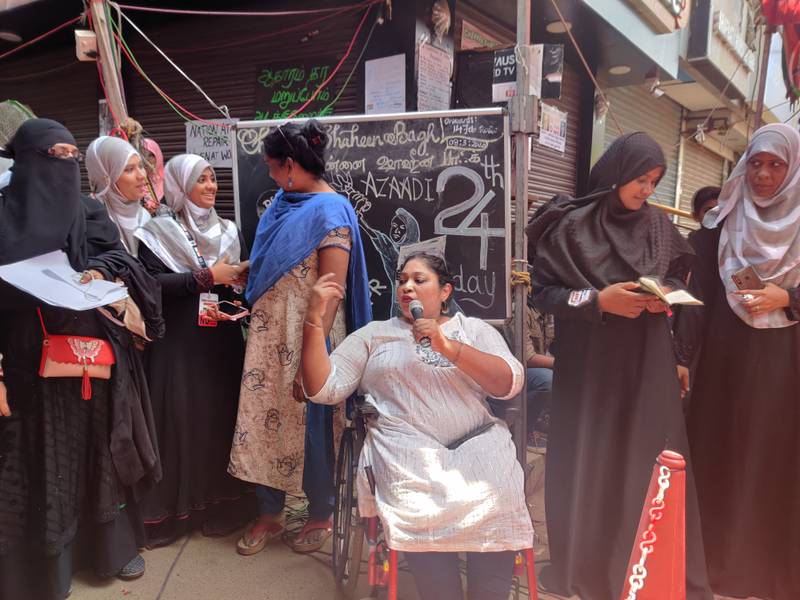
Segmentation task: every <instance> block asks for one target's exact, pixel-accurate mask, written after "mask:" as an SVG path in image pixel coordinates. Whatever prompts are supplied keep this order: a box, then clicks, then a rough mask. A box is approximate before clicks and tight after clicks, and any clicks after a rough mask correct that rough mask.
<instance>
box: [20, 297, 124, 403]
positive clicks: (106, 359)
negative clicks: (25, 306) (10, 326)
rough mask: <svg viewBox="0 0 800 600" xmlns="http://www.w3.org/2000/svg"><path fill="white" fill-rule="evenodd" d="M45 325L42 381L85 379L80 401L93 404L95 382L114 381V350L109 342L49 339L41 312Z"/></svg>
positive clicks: (81, 338)
mask: <svg viewBox="0 0 800 600" xmlns="http://www.w3.org/2000/svg"><path fill="white" fill-rule="evenodd" d="M36 312H37V313H39V322H40V323H41V324H42V333H43V334H44V340H42V360H41V362H40V363H39V377H82V378H83V384H82V385H81V398H83V399H84V400H90V399H91V397H92V382H91V380H90V377H94V378H95V379H111V365H113V364H114V363H115V362H116V361H115V359H114V350H113V349H112V348H111V344H109V343H108V342H107V341H106V340H101V339H99V338H93V337H85V336H80V335H50V334H49V333H47V329H45V326H44V319H43V318H42V311H41V310H39V309H38V308H37V309H36Z"/></svg>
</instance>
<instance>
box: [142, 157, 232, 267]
mask: <svg viewBox="0 0 800 600" xmlns="http://www.w3.org/2000/svg"><path fill="white" fill-rule="evenodd" d="M208 168H211V165H209V164H208V162H206V160H205V159H203V158H202V157H200V156H197V155H195V154H180V155H178V156H176V157H174V158H172V159H171V160H170V161H169V162H168V163H167V165H166V167H165V169H164V198H165V199H166V202H167V206H168V207H169V209H170V210H168V211H164V212H163V213H162V214H160V215H159V216H157V217H156V218H155V219H152V220H150V221H149V222H148V223H146V224H145V225H144V226H143V227H141V228H140V229H138V230H137V231H136V237H137V238H138V239H140V240H141V241H142V242H143V243H144V244H145V245H146V246H147V247H148V248H149V249H150V250H151V251H152V252H153V254H155V255H156V256H157V257H158V258H159V259H160V260H161V262H163V263H164V264H165V265H166V266H167V267H168V268H169V269H170V270H171V271H173V272H175V273H185V272H188V271H196V270H198V269H200V268H203V267H204V266H205V267H211V266H213V265H214V264H216V263H217V261H219V260H221V259H222V258H223V257H227V259H228V262H230V263H232V264H236V263H238V262H239V261H240V258H241V246H240V244H239V231H238V230H237V228H236V225H235V224H234V223H233V222H231V221H228V220H227V219H223V218H221V217H220V216H219V215H218V214H217V211H216V210H214V209H213V208H211V209H203V208H200V207H199V206H196V205H195V204H194V203H193V202H192V201H191V200H190V199H189V194H190V192H191V191H192V188H193V187H194V186H195V184H197V180H198V179H199V178H200V175H201V174H202V173H203V171H205V170H206V169H208ZM212 170H213V169H212ZM198 253H199V254H200V256H202V259H203V260H202V261H201V260H200V259H199V258H198ZM203 263H205V264H203Z"/></svg>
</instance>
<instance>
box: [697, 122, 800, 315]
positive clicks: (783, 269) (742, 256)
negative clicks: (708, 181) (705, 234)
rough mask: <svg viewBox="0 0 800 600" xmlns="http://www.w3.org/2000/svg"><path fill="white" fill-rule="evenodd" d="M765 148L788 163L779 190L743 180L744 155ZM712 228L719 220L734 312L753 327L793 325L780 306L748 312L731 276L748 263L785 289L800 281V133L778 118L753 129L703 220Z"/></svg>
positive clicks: (722, 270)
mask: <svg viewBox="0 0 800 600" xmlns="http://www.w3.org/2000/svg"><path fill="white" fill-rule="evenodd" d="M761 152H769V153H770V154H773V155H775V156H777V157H778V158H780V159H782V160H783V161H784V162H786V164H787V165H789V169H788V171H787V173H786V179H784V181H783V183H782V184H781V186H780V187H779V188H778V190H777V191H776V192H775V194H773V195H772V196H770V197H763V196H756V195H755V194H754V193H753V191H752V190H751V189H750V185H749V184H748V182H747V161H748V160H750V158H752V157H753V156H755V155H756V154H759V153H761ZM703 224H704V225H705V226H707V227H710V228H715V227H717V226H719V225H721V226H722V229H721V231H720V238H719V249H718V255H717V256H718V265H719V276H720V278H721V279H722V284H723V285H724V286H725V290H726V291H727V292H728V295H727V299H728V304H729V305H730V307H731V309H732V310H733V312H735V313H736V315H737V316H738V317H739V318H740V319H741V320H742V321H744V322H745V323H747V324H748V325H750V326H751V327H755V328H757V329H768V328H779V327H789V326H790V325H796V324H797V323H796V321H790V320H789V319H788V318H787V317H786V314H785V313H784V311H782V310H776V311H772V312H769V313H764V314H756V315H751V314H750V313H748V312H747V310H745V308H744V307H743V306H742V304H741V302H740V301H739V300H738V298H737V296H735V295H734V294H732V292H734V291H736V285H735V284H734V283H733V280H732V279H731V276H732V275H733V274H734V273H736V272H737V271H739V270H741V269H743V268H745V267H747V266H752V267H753V269H755V271H756V273H757V274H758V276H759V277H760V278H761V280H762V281H764V282H771V283H774V284H775V285H777V286H780V287H782V288H784V289H789V288H794V287H797V286H798V285H800V134H799V133H798V132H797V131H796V130H795V129H793V128H792V127H790V126H789V125H784V124H782V123H777V124H771V125H766V126H764V127H762V128H761V129H759V130H758V131H756V133H755V135H754V136H753V139H752V140H751V141H750V144H749V145H748V146H747V150H746V151H745V153H744V155H743V156H742V158H741V159H740V160H739V162H738V163H737V165H736V168H734V170H733V172H732V173H731V175H730V177H729V178H728V181H727V182H725V185H724V186H723V187H722V192H721V193H720V195H719V203H718V205H717V207H716V208H714V209H712V210H711V211H709V212H708V214H707V215H706V218H705V219H704V220H703Z"/></svg>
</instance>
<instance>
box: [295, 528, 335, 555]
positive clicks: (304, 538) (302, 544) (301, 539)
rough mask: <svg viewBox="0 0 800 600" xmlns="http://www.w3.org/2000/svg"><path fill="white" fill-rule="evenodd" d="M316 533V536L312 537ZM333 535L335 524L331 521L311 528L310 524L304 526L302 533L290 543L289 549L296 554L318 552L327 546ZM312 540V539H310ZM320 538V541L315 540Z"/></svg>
mask: <svg viewBox="0 0 800 600" xmlns="http://www.w3.org/2000/svg"><path fill="white" fill-rule="evenodd" d="M315 532H320V533H317V534H316V535H312V534H314V533H315ZM332 535H333V524H332V523H331V522H330V521H327V522H319V521H318V522H317V523H315V524H314V525H312V526H310V527H309V523H306V524H305V525H303V528H302V529H301V530H300V533H298V534H297V536H295V538H294V539H292V540H291V541H289V547H290V548H291V549H292V550H294V551H295V552H299V553H301V554H306V553H309V552H316V551H317V550H319V549H320V548H322V547H323V546H324V545H325V542H326V541H328V538H329V537H331V536H332ZM309 538H312V539H309ZM313 538H318V539H313Z"/></svg>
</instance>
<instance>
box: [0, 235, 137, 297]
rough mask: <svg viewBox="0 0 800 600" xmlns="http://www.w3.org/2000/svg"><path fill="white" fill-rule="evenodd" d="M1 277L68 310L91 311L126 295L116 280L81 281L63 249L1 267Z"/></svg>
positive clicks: (16, 286) (125, 291)
mask: <svg viewBox="0 0 800 600" xmlns="http://www.w3.org/2000/svg"><path fill="white" fill-rule="evenodd" d="M0 278H2V279H4V280H5V281H7V282H8V283H10V284H11V285H13V286H14V287H15V288H18V289H20V290H22V291H23V292H27V293H28V294H30V295H31V296H35V297H36V298H38V299H39V300H41V301H42V302H46V303H47V304H50V305H52V306H58V307H60V308H69V309H71V310H90V309H92V308H98V307H100V306H105V305H107V304H113V303H114V302H116V301H117V300H122V299H123V298H127V297H128V290H126V289H125V287H123V286H122V285H120V284H118V283H113V282H111V281H104V280H102V279H93V280H91V281H90V282H88V283H85V284H83V283H80V274H79V273H77V272H76V271H75V270H74V269H73V268H72V267H71V266H70V264H69V261H68V260H67V255H66V254H64V252H63V251H62V250H55V251H54V252H49V253H47V254H42V255H41V256H35V257H33V258H29V259H27V260H21V261H19V262H15V263H11V264H10V265H3V266H0Z"/></svg>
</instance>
